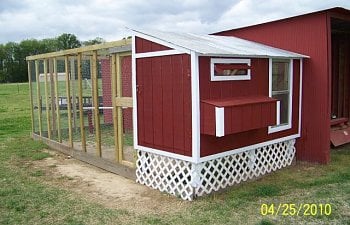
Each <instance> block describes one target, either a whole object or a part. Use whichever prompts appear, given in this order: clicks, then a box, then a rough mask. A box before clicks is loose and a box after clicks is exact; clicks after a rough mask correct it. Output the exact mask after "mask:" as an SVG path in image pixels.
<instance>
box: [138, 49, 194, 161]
mask: <svg viewBox="0 0 350 225" xmlns="http://www.w3.org/2000/svg"><path fill="white" fill-rule="evenodd" d="M136 76H137V77H136V83H137V118H138V121H137V126H138V144H139V145H141V146H146V147H150V148H155V149H160V150H164V151H167V152H171V153H177V154H181V155H186V156H191V155H192V124H191V121H192V120H191V68H190V56H189V55H187V54H182V55H171V56H160V57H149V58H138V59H136Z"/></svg>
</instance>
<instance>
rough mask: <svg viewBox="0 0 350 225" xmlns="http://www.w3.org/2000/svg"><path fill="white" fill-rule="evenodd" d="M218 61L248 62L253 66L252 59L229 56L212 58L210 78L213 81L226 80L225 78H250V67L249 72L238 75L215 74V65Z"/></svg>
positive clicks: (229, 62) (222, 62) (224, 62)
mask: <svg viewBox="0 0 350 225" xmlns="http://www.w3.org/2000/svg"><path fill="white" fill-rule="evenodd" d="M216 63H220V64H235V63H237V64H247V65H248V66H251V60H250V59H227V58H211V59H210V80H211V81H225V80H250V68H249V69H247V74H245V75H237V76H215V73H214V66H215V64H216Z"/></svg>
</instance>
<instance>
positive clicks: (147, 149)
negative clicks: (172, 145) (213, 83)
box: [135, 145, 197, 163]
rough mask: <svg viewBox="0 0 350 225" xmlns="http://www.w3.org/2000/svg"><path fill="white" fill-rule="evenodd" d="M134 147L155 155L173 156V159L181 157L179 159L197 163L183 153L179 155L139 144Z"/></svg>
mask: <svg viewBox="0 0 350 225" xmlns="http://www.w3.org/2000/svg"><path fill="white" fill-rule="evenodd" d="M135 149H137V150H141V151H145V152H149V153H154V154H157V155H162V156H166V157H170V158H174V159H181V160H184V161H187V162H193V163H197V162H195V161H194V159H193V157H190V156H185V155H181V154H176V153H171V152H167V151H165V150H161V149H155V148H150V147H145V146H141V145H137V146H135Z"/></svg>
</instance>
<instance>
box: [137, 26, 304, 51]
mask: <svg viewBox="0 0 350 225" xmlns="http://www.w3.org/2000/svg"><path fill="white" fill-rule="evenodd" d="M133 31H135V32H136V33H139V34H143V35H146V36H149V37H152V38H156V39H158V40H161V41H163V42H167V43H169V44H171V45H175V46H178V47H181V48H185V49H188V50H191V51H195V52H197V53H199V54H202V55H219V56H220V55H222V56H239V57H242V56H244V57H248V56H249V57H260V58H261V57H266V58H269V57H285V58H309V57H308V56H306V55H302V54H298V53H294V52H290V51H286V50H282V49H278V48H274V47H271V46H268V45H263V44H259V43H256V42H253V41H248V40H244V39H241V38H236V37H227V36H218V35H206V34H204V35H203V34H192V33H177V32H163V31H147V32H145V31H139V30H133Z"/></svg>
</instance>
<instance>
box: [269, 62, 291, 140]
mask: <svg viewBox="0 0 350 225" xmlns="http://www.w3.org/2000/svg"><path fill="white" fill-rule="evenodd" d="M293 79H294V75H293V59H289V102H288V124H286V125H278V126H269V127H268V134H271V133H275V132H279V131H283V130H288V129H291V128H292V123H293V121H292V114H293ZM269 97H272V58H269ZM277 113H279V114H280V109H279V110H278V112H277ZM279 117H280V115H279ZM279 124H280V123H279Z"/></svg>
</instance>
